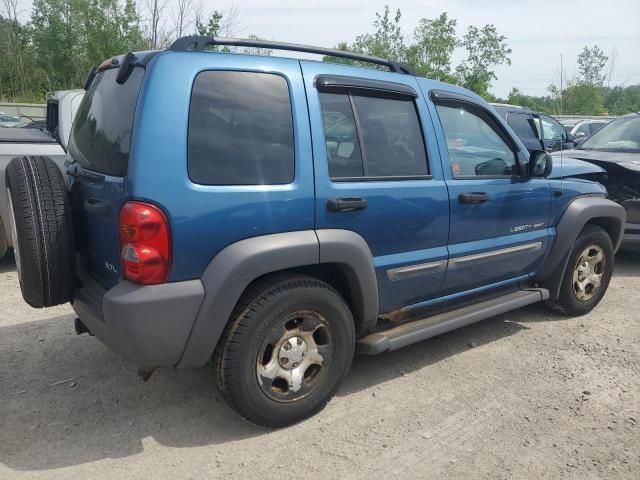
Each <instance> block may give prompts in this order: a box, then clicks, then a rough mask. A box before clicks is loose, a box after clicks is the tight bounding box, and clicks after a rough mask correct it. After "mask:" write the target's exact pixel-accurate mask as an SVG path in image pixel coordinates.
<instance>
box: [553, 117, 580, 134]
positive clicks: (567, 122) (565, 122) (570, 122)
mask: <svg viewBox="0 0 640 480" xmlns="http://www.w3.org/2000/svg"><path fill="white" fill-rule="evenodd" d="M558 121H559V122H560V124H561V125H562V126H563V127H564V129H565V130H566V131H567V133H571V130H573V127H575V126H576V125H577V124H578V123H580V122H581V121H582V119H580V118H562V119H560V120H558Z"/></svg>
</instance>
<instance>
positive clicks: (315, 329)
mask: <svg viewBox="0 0 640 480" xmlns="http://www.w3.org/2000/svg"><path fill="white" fill-rule="evenodd" d="M354 350H355V327H354V322H353V317H352V315H351V312H350V310H349V307H348V306H347V304H346V303H345V301H344V299H343V298H342V297H341V296H340V294H339V293H338V292H337V291H336V290H334V289H333V288H332V287H331V286H329V285H328V284H326V283H324V282H322V281H320V280H317V279H315V278H311V277H305V276H296V277H280V278H274V279H271V280H267V281H266V282H259V283H258V284H257V285H255V286H254V287H252V288H251V289H250V291H248V292H247V293H246V294H245V295H244V297H243V299H242V300H241V301H240V303H239V305H238V307H237V308H236V310H235V312H234V314H233V316H232V318H231V320H230V322H229V325H228V326H227V329H226V331H225V333H224V335H223V337H222V338H221V340H220V342H219V344H218V347H217V349H216V352H215V355H214V368H215V374H216V379H217V384H218V387H219V389H220V391H221V392H222V394H223V396H224V398H225V400H226V401H227V403H229V405H231V406H232V407H233V408H234V409H235V410H236V411H238V413H240V415H242V416H243V417H244V418H245V419H247V420H249V421H250V422H252V423H255V424H258V425H262V426H266V427H283V426H286V425H290V424H293V423H296V422H299V421H301V420H303V419H305V418H307V417H309V416H311V415H313V414H315V413H316V412H318V411H320V410H321V409H322V408H323V407H324V406H325V405H326V403H327V402H328V401H329V400H330V399H331V397H333V395H334V394H335V392H336V390H337V389H338V388H339V386H340V384H341V383H342V381H343V380H344V378H345V377H346V376H347V373H348V371H349V367H350V366H351V361H352V359H353V354H354Z"/></svg>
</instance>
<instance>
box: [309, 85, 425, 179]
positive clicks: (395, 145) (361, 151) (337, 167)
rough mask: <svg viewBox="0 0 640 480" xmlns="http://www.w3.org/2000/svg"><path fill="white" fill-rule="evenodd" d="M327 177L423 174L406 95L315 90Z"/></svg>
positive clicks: (416, 131)
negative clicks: (318, 93)
mask: <svg viewBox="0 0 640 480" xmlns="http://www.w3.org/2000/svg"><path fill="white" fill-rule="evenodd" d="M320 104H321V108H322V117H323V122H324V132H325V145H326V149H327V162H328V164H329V176H330V177H331V178H332V179H337V180H339V179H349V178H357V177H363V178H385V177H416V176H424V175H428V173H429V172H428V167H427V156H426V152H425V146H424V140H423V138H422V130H421V128H420V121H419V120H418V114H417V112H416V108H415V105H414V103H413V100H412V99H408V98H404V97H403V98H388V97H376V96H363V95H355V94H351V93H326V92H323V93H320Z"/></svg>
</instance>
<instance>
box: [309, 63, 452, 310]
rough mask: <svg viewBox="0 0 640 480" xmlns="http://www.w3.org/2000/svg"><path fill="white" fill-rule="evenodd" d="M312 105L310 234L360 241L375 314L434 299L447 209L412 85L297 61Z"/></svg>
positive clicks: (424, 115) (404, 79)
mask: <svg viewBox="0 0 640 480" xmlns="http://www.w3.org/2000/svg"><path fill="white" fill-rule="evenodd" d="M301 64H302V69H303V75H304V81H305V86H306V90H307V96H308V102H309V115H310V121H311V131H312V136H313V152H314V171H315V187H316V228H318V229H327V228H337V229H347V230H352V231H354V232H357V233H358V234H360V235H361V236H362V237H363V238H364V240H365V241H366V242H367V244H368V245H369V248H370V249H371V252H372V254H373V257H374V264H375V268H376V273H377V277H378V287H379V294H380V309H381V312H382V313H386V312H389V311H392V310H394V309H396V308H399V307H401V306H405V305H411V304H416V303H419V302H421V301H423V300H427V299H429V298H432V297H435V296H437V295H438V293H439V291H440V288H441V283H442V280H443V278H444V272H445V270H446V262H447V248H446V242H447V235H448V231H449V206H448V198H447V190H446V185H445V184H444V182H443V179H442V170H441V164H440V158H439V154H438V151H437V148H436V142H435V136H434V131H433V125H432V121H431V118H430V116H429V113H428V112H427V110H426V106H425V104H424V99H423V98H422V96H421V95H422V94H421V93H420V89H419V87H418V85H417V82H416V80H415V78H414V77H412V76H409V75H399V74H393V73H388V72H381V71H372V70H364V69H363V70H359V69H353V68H348V67H342V66H336V65H331V64H326V63H318V62H301Z"/></svg>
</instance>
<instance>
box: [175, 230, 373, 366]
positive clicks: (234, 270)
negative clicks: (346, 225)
mask: <svg viewBox="0 0 640 480" xmlns="http://www.w3.org/2000/svg"><path fill="white" fill-rule="evenodd" d="M287 272H291V273H295V272H298V273H302V274H307V275H311V276H314V277H316V278H319V279H321V280H324V281H326V282H327V283H329V284H330V285H331V286H333V287H334V288H335V289H336V290H338V292H339V293H340V294H342V295H343V296H344V297H345V300H346V301H347V303H348V304H349V306H350V308H351V309H352V313H353V315H354V319H355V321H356V329H357V331H358V333H360V332H366V331H367V330H368V329H369V328H370V327H371V326H373V325H375V322H376V320H377V316H378V286H377V280H376V276H375V269H374V267H373V258H372V255H371V251H370V249H369V247H368V245H367V243H366V242H365V241H364V239H363V238H362V237H361V236H360V235H358V234H356V233H354V232H351V231H346V230H305V231H299V232H288V233H278V234H272V235H264V236H260V237H253V238H249V239H246V240H241V241H239V242H236V243H233V244H231V245H229V246H227V247H226V248H224V249H223V250H222V251H221V252H220V253H218V254H217V255H216V256H215V257H214V258H213V259H212V260H211V262H210V263H209V265H208V266H207V268H206V269H205V271H204V273H203V275H202V277H201V280H202V283H203V285H204V289H205V298H204V300H203V303H202V306H201V307H200V311H199V312H198V314H197V316H196V320H195V322H194V326H193V328H192V331H191V334H190V336H189V339H188V340H187V344H186V346H185V350H184V352H183V355H182V358H181V360H180V362H179V364H178V365H179V366H180V367H199V366H202V365H204V364H205V363H207V361H209V359H210V358H211V355H212V353H213V351H214V349H215V347H216V344H217V343H218V340H219V339H220V337H221V335H222V333H223V330H224V328H225V326H226V325H227V323H228V321H229V319H230V317H231V314H232V312H233V309H234V308H235V306H236V304H237V302H238V301H239V300H240V298H241V297H242V295H243V293H244V292H245V291H246V290H247V289H248V288H250V286H251V285H252V284H254V283H255V282H256V281H260V280H262V279H264V278H265V277H266V276H269V275H274V274H282V273H287Z"/></svg>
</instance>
